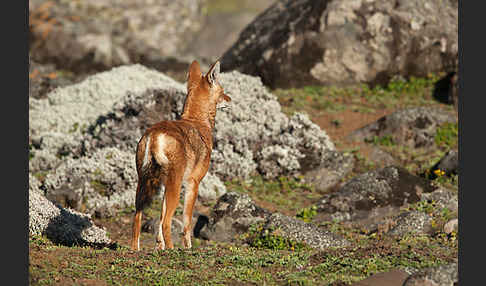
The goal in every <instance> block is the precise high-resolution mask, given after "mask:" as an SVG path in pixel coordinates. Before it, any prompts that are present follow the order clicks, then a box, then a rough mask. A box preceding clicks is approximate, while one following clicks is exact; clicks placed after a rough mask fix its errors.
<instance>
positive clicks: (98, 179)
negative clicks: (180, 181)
mask: <svg viewBox="0 0 486 286" xmlns="http://www.w3.org/2000/svg"><path fill="white" fill-rule="evenodd" d="M44 186H45V187H46V189H47V196H48V197H55V196H56V194H59V193H62V192H66V191H67V192H68V193H75V194H76V195H77V196H76V197H77V198H79V199H78V200H76V201H75V202H74V205H70V206H69V207H73V208H76V209H77V210H78V211H83V212H87V213H90V214H94V212H95V211H96V210H99V209H101V208H103V209H108V210H111V213H113V212H114V211H115V210H117V209H120V208H123V207H126V206H129V205H133V204H134V203H135V191H136V187H137V173H136V170H135V159H134V158H133V154H131V153H129V152H126V151H120V150H119V149H117V148H111V147H109V148H103V149H100V150H97V151H96V152H94V153H93V154H92V155H90V156H84V157H81V158H79V159H73V158H67V159H65V160H64V161H63V162H62V163H61V165H60V166H59V167H57V168H56V169H55V170H54V171H53V172H51V173H49V174H48V175H47V176H46V178H45V180H44Z"/></svg>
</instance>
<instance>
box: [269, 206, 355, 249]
mask: <svg viewBox="0 0 486 286" xmlns="http://www.w3.org/2000/svg"><path fill="white" fill-rule="evenodd" d="M263 229H264V230H265V229H277V230H278V234H279V235H280V236H282V237H285V238H288V239H291V240H294V241H298V242H303V243H305V244H307V245H308V246H310V247H313V248H316V249H319V250H325V249H326V248H329V247H344V246H349V245H350V242H349V241H347V240H346V239H344V238H342V237H341V236H339V235H337V234H334V233H332V232H330V231H328V230H323V229H320V228H318V227H317V226H316V225H315V224H312V223H306V222H304V221H302V220H299V219H296V218H293V217H289V216H286V215H283V214H280V213H274V214H272V215H271V216H270V217H269V218H268V219H267V221H266V223H265V225H264V228H263Z"/></svg>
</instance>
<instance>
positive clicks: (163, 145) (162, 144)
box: [154, 134, 169, 165]
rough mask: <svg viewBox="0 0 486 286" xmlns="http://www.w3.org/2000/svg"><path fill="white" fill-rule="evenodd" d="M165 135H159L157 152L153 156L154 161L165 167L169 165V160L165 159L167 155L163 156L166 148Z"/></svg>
mask: <svg viewBox="0 0 486 286" xmlns="http://www.w3.org/2000/svg"><path fill="white" fill-rule="evenodd" d="M167 139H168V138H167V135H165V134H160V135H158V137H157V141H156V142H157V148H156V150H157V152H156V154H154V155H155V159H156V160H157V163H159V164H160V165H167V164H168V163H169V159H168V158H167V155H166V154H165V148H166V147H167V144H168V140H167Z"/></svg>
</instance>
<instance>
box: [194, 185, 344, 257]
mask: <svg viewBox="0 0 486 286" xmlns="http://www.w3.org/2000/svg"><path fill="white" fill-rule="evenodd" d="M257 223H261V224H262V229H261V230H260V231H261V232H262V233H263V232H265V231H277V232H278V235H280V236H282V237H284V238H287V239H291V240H293V241H297V242H301V243H305V244H307V245H308V246H311V247H314V248H317V249H321V250H324V249H326V248H329V247H343V246H347V245H349V242H348V241H347V240H345V239H344V238H342V237H340V236H338V235H336V234H333V233H331V232H329V231H327V230H322V229H319V228H318V227H317V226H316V225H314V224H311V223H306V222H304V221H302V220H299V219H296V218H293V217H289V216H286V215H283V214H280V213H273V214H272V213H270V212H269V211H268V210H266V209H263V208H261V207H259V206H257V205H255V203H254V202H253V201H252V199H251V198H250V197H249V196H248V195H246V194H239V193H235V192H228V193H226V194H225V195H223V196H221V197H220V198H219V200H218V202H217V203H216V205H215V206H214V208H213V209H212V210H211V214H210V217H209V218H208V220H207V221H206V224H205V225H204V226H203V227H202V228H201V229H200V230H199V231H198V234H199V237H201V238H204V239H208V240H215V241H222V242H234V241H238V240H239V235H242V234H244V233H246V232H247V231H249V229H250V227H251V226H252V225H255V224H257Z"/></svg>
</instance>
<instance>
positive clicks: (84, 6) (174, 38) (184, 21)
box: [29, 0, 205, 71]
mask: <svg viewBox="0 0 486 286" xmlns="http://www.w3.org/2000/svg"><path fill="white" fill-rule="evenodd" d="M204 6H205V1H204V0H197V1H193V0H183V1H170V0H155V1H154V0H142V1H133V0H128V1H125V0H124V1H120V0H97V1H78V2H72V1H62V0H55V1H46V0H31V1H29V16H30V21H29V24H30V26H29V27H30V34H31V49H30V50H31V53H32V56H33V57H34V58H35V59H36V60H38V61H40V62H46V61H48V62H54V63H56V64H57V65H59V66H62V67H63V68H67V69H70V70H75V71H85V70H91V71H92V70H98V71H100V70H104V69H109V68H111V67H114V66H119V65H123V64H130V63H143V62H144V61H150V60H152V58H155V59H157V58H160V57H161V56H162V57H167V56H176V55H181V54H183V53H184V50H186V48H185V46H186V45H187V44H188V43H189V42H190V39H191V38H192V37H193V35H194V34H195V33H196V32H198V31H199V30H200V29H201V28H202V24H203V22H204V16H203V7H204ZM93 15H96V17H93Z"/></svg>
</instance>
